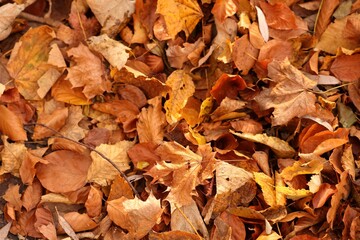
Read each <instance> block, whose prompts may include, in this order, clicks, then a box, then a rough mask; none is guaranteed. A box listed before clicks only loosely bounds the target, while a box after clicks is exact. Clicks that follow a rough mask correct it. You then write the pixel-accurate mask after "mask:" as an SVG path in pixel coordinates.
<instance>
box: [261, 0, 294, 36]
mask: <svg viewBox="0 0 360 240" xmlns="http://www.w3.org/2000/svg"><path fill="white" fill-rule="evenodd" d="M259 4H260V7H261V9H262V10H263V11H264V14H265V17H266V22H267V24H268V25H269V27H271V28H275V29H279V30H293V29H295V28H297V25H296V22H295V14H294V12H293V11H291V9H290V8H289V7H288V6H286V5H285V4H284V3H276V4H274V5H271V4H269V3H267V2H264V1H261V2H259Z"/></svg>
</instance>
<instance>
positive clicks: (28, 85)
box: [7, 25, 56, 100]
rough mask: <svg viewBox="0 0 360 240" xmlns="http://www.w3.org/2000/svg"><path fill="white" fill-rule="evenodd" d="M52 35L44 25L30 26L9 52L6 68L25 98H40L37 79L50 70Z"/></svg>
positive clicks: (52, 32)
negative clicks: (49, 59)
mask: <svg viewBox="0 0 360 240" xmlns="http://www.w3.org/2000/svg"><path fill="white" fill-rule="evenodd" d="M54 37H55V33H54V31H53V30H52V29H51V28H50V27H48V26H46V25H43V26H40V27H37V28H32V29H30V30H29V31H27V32H26V33H25V34H24V35H23V36H22V37H21V38H20V40H19V42H17V44H16V46H15V48H14V50H13V51H12V53H11V56H10V60H9V62H8V64H7V69H8V71H9V74H10V76H11V77H12V78H14V79H15V84H16V86H17V88H18V90H19V92H20V93H21V95H23V96H24V98H25V99H29V100H40V96H39V95H38V94H37V90H38V89H39V88H40V86H39V83H38V81H39V79H41V77H42V76H44V75H46V74H47V72H48V71H52V70H51V69H52V68H53V66H52V65H50V64H48V58H49V52H50V50H51V48H50V43H51V42H52V41H53V39H54ZM54 77H56V76H55V75H54ZM48 80H49V79H48ZM55 81H56V79H55Z"/></svg>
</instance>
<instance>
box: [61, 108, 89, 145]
mask: <svg viewBox="0 0 360 240" xmlns="http://www.w3.org/2000/svg"><path fill="white" fill-rule="evenodd" d="M68 111H69V116H68V118H67V119H66V122H65V125H64V126H63V127H62V128H61V129H60V131H59V132H60V133H61V134H62V135H63V136H65V137H68V138H70V139H72V140H75V141H79V140H81V139H83V138H84V137H85V134H86V132H87V131H86V130H85V129H83V128H82V127H80V126H79V122H80V121H81V120H82V119H83V117H84V115H83V111H82V109H81V107H80V106H70V107H69V108H68Z"/></svg>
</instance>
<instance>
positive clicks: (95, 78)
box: [66, 43, 109, 99]
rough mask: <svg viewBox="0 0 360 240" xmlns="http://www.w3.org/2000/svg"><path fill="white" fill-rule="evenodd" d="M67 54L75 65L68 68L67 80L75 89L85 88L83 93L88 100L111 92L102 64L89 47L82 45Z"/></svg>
mask: <svg viewBox="0 0 360 240" xmlns="http://www.w3.org/2000/svg"><path fill="white" fill-rule="evenodd" d="M67 53H68V55H69V56H70V57H72V59H73V61H74V63H75V65H73V66H71V67H70V68H68V75H67V78H66V79H68V80H69V81H70V82H71V84H72V86H73V87H84V88H83V93H84V94H85V96H86V97H87V98H88V99H91V98H93V97H95V96H96V95H100V94H102V93H103V92H104V91H107V90H109V86H108V82H107V81H106V80H105V72H104V71H105V69H104V67H103V65H102V62H101V60H100V59H99V58H98V57H97V56H96V55H94V54H93V53H92V52H91V51H90V50H89V48H88V47H86V46H84V45H83V44H82V43H80V45H79V46H78V47H76V48H71V49H70V50H68V51H67ZM89 72H91V74H89Z"/></svg>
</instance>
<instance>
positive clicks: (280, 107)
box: [255, 59, 317, 126]
mask: <svg viewBox="0 0 360 240" xmlns="http://www.w3.org/2000/svg"><path fill="white" fill-rule="evenodd" d="M268 71H269V73H268V76H269V77H270V78H271V79H272V80H273V81H274V82H275V84H274V85H272V86H271V87H270V88H268V89H264V90H263V91H262V92H260V94H259V95H258V96H256V97H255V100H256V101H257V102H258V104H259V105H260V107H261V108H262V109H269V108H274V109H275V110H274V112H273V118H272V125H273V126H277V125H282V124H286V123H288V122H289V121H290V120H291V119H292V118H294V117H299V118H301V117H303V116H305V115H307V114H310V113H313V112H315V110H316V108H315V101H316V97H315V94H313V93H311V92H310V91H309V90H311V89H312V88H314V87H315V86H316V84H317V83H316V81H313V80H311V79H309V78H308V77H306V76H305V75H304V74H303V73H302V72H301V71H299V70H298V69H296V68H295V67H294V66H292V65H291V63H290V62H289V60H287V59H286V60H284V61H281V62H279V61H273V62H271V63H270V64H269V65H268ZM284 113H286V114H284Z"/></svg>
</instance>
